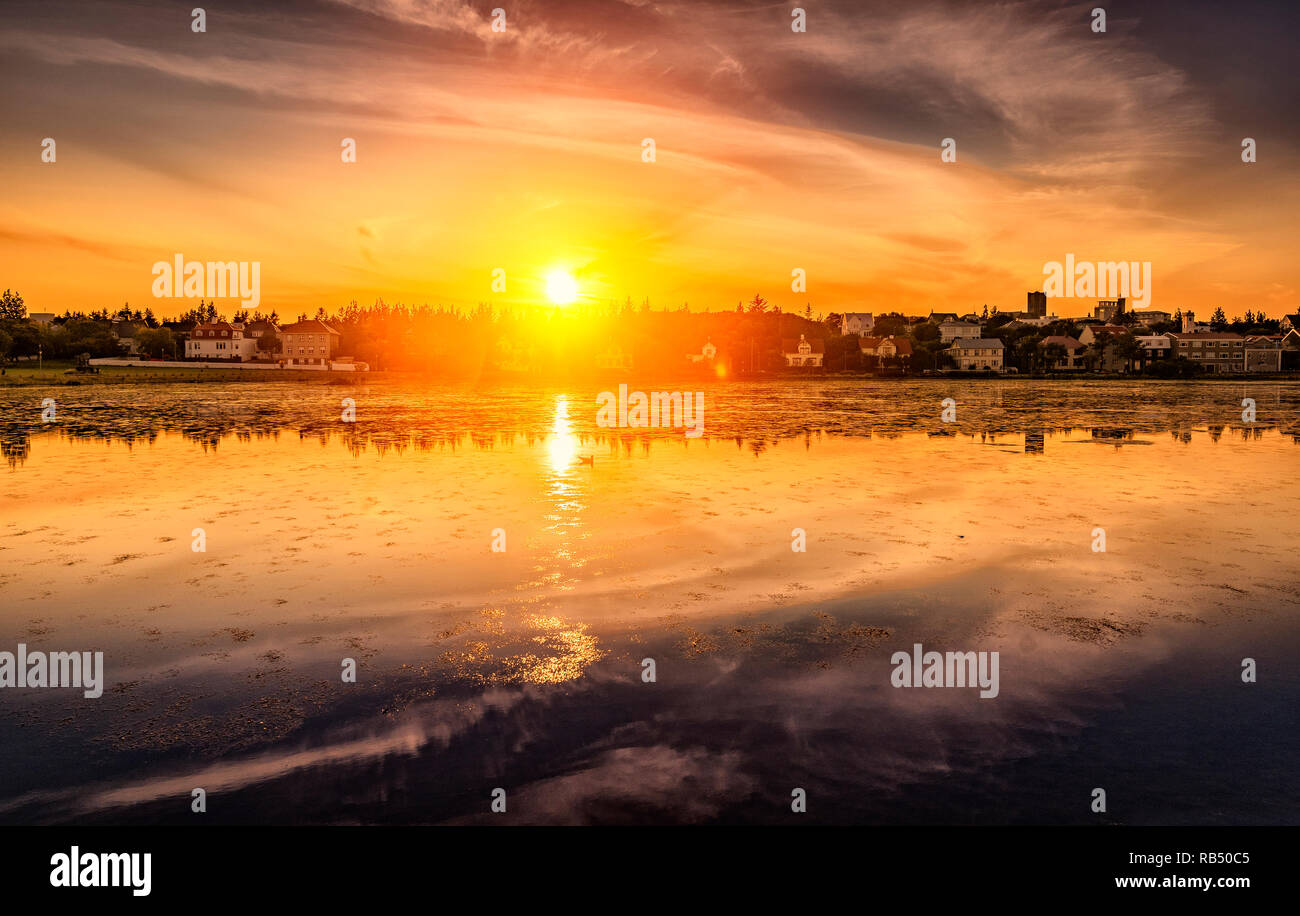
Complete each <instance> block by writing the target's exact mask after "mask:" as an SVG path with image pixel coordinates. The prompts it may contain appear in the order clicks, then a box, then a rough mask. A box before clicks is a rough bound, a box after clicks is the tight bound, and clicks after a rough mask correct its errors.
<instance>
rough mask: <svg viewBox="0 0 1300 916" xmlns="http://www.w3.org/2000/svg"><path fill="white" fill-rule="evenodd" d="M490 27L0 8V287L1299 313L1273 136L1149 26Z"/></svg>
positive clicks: (908, 15)
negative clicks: (799, 276) (1110, 283)
mask: <svg viewBox="0 0 1300 916" xmlns="http://www.w3.org/2000/svg"><path fill="white" fill-rule="evenodd" d="M491 5H492V4H487V5H482V4H464V3H460V2H453V0H431V2H427V3H421V2H418V0H391V2H385V0H352V2H325V3H301V4H293V5H290V6H286V7H284V8H283V9H281V10H279V11H277V12H267V11H265V9H264V8H263V7H262V6H260V5H256V4H249V5H240V4H235V5H232V6H231V7H229V8H225V7H222V8H218V7H216V6H214V7H212V8H210V9H209V11H208V31H207V32H206V33H203V34H194V33H192V32H191V31H190V29H189V15H188V8H187V9H186V10H179V8H177V7H174V6H168V5H164V6H159V7H156V8H149V7H147V6H144V7H142V6H138V5H129V6H127V5H122V6H118V5H116V4H113V3H105V4H96V5H91V6H86V7H84V8H83V10H84V14H83V15H65V16H54V15H51V14H50V13H48V8H47V7H42V6H41V5H39V4H32V5H30V6H25V5H22V4H19V5H18V6H17V7H16V9H17V15H10V16H7V19H6V24H5V26H4V30H3V32H0V52H2V55H3V61H4V62H3V64H2V65H0V66H2V67H3V69H4V76H5V82H6V86H7V87H12V89H13V91H12V92H8V91H7V92H6V96H5V99H4V101H3V102H0V105H3V108H2V109H0V113H2V114H3V115H4V119H3V120H4V122H5V124H6V130H5V131H3V132H0V158H2V159H3V163H4V176H5V193H4V195H3V198H2V199H0V215H2V217H3V219H2V220H0V287H11V288H15V289H17V290H19V291H21V293H22V294H23V296H24V297H25V299H26V301H27V305H28V308H29V310H31V311H55V312H61V311H63V310H64V309H65V308H72V309H79V308H80V309H87V310H89V309H94V308H101V307H111V308H117V307H119V306H120V305H121V303H122V302H123V301H129V302H130V303H131V304H132V306H133V307H139V308H144V307H152V308H153V309H154V310H155V312H157V313H159V314H160V315H172V314H176V313H179V312H181V311H183V310H185V309H187V308H189V307H190V305H191V304H192V303H191V302H189V301H185V300H175V299H155V298H154V297H153V296H152V295H151V292H150V287H151V283H152V279H153V278H152V274H151V266H152V264H153V263H154V262H155V261H158V260H170V259H171V258H172V256H173V255H174V254H175V253H177V252H180V253H183V254H184V255H185V256H186V257H187V258H191V259H197V260H249V261H253V260H256V261H260V262H261V264H262V273H261V277H262V290H261V300H262V307H263V308H264V309H266V310H269V309H271V308H276V309H278V310H279V312H280V313H281V315H288V314H296V313H297V312H298V311H304V310H305V311H312V312H314V311H315V309H316V307H317V306H324V307H325V308H326V309H328V310H334V309H336V308H338V307H340V306H342V305H344V304H346V303H347V302H348V301H349V300H351V299H357V300H358V301H360V302H361V303H362V304H369V303H370V302H373V301H374V300H375V298H377V297H382V298H383V299H384V300H385V301H387V302H389V303H394V302H405V303H408V304H420V303H425V302H427V303H429V304H438V303H442V304H446V305H453V304H456V305H472V304H474V303H476V302H480V301H491V302H495V303H499V304H508V303H525V302H537V301H541V300H542V299H543V298H544V297H543V296H542V287H543V284H544V278H545V275H546V274H547V273H548V272H549V271H550V270H552V269H555V268H557V267H563V268H566V269H569V270H571V271H572V272H573V273H574V274H575V275H576V276H577V278H578V281H579V286H580V289H581V292H582V295H583V297H584V298H585V299H588V300H606V299H614V300H617V301H622V300H623V299H624V297H626V296H631V297H633V298H634V299H635V300H637V301H640V300H641V299H642V298H644V297H647V296H648V297H649V298H650V300H651V302H652V304H653V305H655V306H656V307H658V306H668V307H674V308H675V307H678V306H680V305H681V304H682V303H683V302H689V303H690V304H691V307H692V308H693V309H701V310H702V309H704V308H712V309H715V310H716V309H723V308H734V306H735V303H736V302H737V300H740V299H742V298H743V299H748V298H750V297H751V296H752V295H753V294H754V293H755V292H762V293H763V294H764V295H765V296H767V297H768V298H769V299H771V300H772V301H773V302H774V303H775V304H778V305H781V306H783V307H785V308H787V309H798V310H800V311H802V310H803V307H804V305H805V303H811V305H812V308H813V310H814V312H823V313H825V312H831V311H841V310H860V311H875V312H877V313H879V312H884V311H891V310H895V309H900V310H903V311H905V312H909V313H919V314H924V313H926V312H928V311H929V310H931V309H935V310H962V311H964V310H967V309H971V308H975V309H978V308H979V307H980V306H982V305H983V304H984V303H988V304H989V305H990V306H993V305H996V306H999V307H1000V308H1002V309H1004V310H1005V309H1019V308H1023V307H1024V301H1025V300H1024V294H1025V291H1026V290H1030V289H1038V288H1041V287H1042V276H1043V273H1042V265H1043V263H1044V262H1045V261H1051V260H1063V259H1064V257H1065V255H1066V254H1067V253H1073V254H1074V255H1075V256H1076V258H1077V259H1079V260H1093V261H1095V260H1121V259H1122V260H1139V261H1151V262H1152V274H1153V297H1152V302H1151V306H1152V307H1153V308H1162V309H1166V310H1168V311H1173V310H1174V309H1175V308H1179V307H1181V308H1184V309H1186V308H1194V309H1196V310H1197V311H1198V312H1204V313H1205V314H1207V315H1208V313H1209V312H1210V311H1212V310H1213V308H1214V307H1215V306H1216V305H1222V306H1223V307H1224V308H1225V310H1226V311H1228V313H1229V314H1235V313H1240V312H1243V311H1245V309H1247V308H1250V309H1253V310H1258V309H1261V308H1262V309H1264V310H1265V311H1266V312H1267V313H1268V314H1269V315H1271V316H1273V317H1277V316H1278V315H1280V314H1282V313H1284V312H1294V311H1297V309H1298V306H1297V298H1296V288H1297V285H1298V277H1297V270H1298V269H1297V267H1296V265H1295V259H1294V257H1293V256H1292V254H1291V250H1290V249H1291V247H1292V244H1293V241H1294V239H1295V232H1294V228H1293V227H1294V222H1295V221H1294V217H1293V216H1292V214H1293V213H1294V212H1295V211H1296V210H1297V207H1298V205H1300V200H1298V199H1297V197H1298V196H1300V195H1297V192H1296V183H1295V181H1294V180H1293V176H1294V174H1295V167H1296V165H1297V162H1296V155H1295V149H1294V146H1293V143H1292V140H1291V137H1290V135H1289V133H1287V134H1286V135H1283V134H1281V133H1279V131H1280V130H1281V128H1280V127H1278V125H1277V123H1269V122H1270V121H1271V122H1279V121H1281V120H1283V115H1284V112H1277V113H1275V114H1274V116H1273V117H1272V118H1271V119H1269V118H1261V119H1260V121H1259V123H1256V124H1253V125H1252V124H1245V125H1242V124H1240V123H1236V121H1237V120H1240V119H1234V118H1232V117H1230V116H1229V115H1230V112H1231V111H1232V108H1231V105H1230V104H1228V103H1230V101H1231V100H1230V99H1227V100H1225V99H1222V98H1218V97H1216V96H1214V95H1213V94H1212V93H1207V91H1205V90H1204V87H1203V84H1201V83H1198V80H1201V81H1206V80H1210V79H1211V77H1212V75H1210V74H1199V75H1198V74H1196V73H1194V72H1189V71H1188V69H1187V68H1185V67H1180V66H1178V65H1176V64H1175V63H1174V62H1172V61H1171V60H1169V59H1168V58H1170V57H1171V56H1172V55H1171V54H1169V53H1164V52H1163V51H1162V50H1161V45H1160V43H1159V41H1157V39H1156V38H1155V37H1152V35H1151V34H1144V33H1143V32H1142V30H1141V28H1140V25H1141V24H1140V23H1139V22H1137V21H1127V22H1126V21H1125V20H1123V19H1121V18H1119V17H1118V16H1117V17H1116V18H1114V19H1112V22H1111V26H1110V30H1109V31H1108V33H1107V34H1106V35H1104V36H1099V35H1095V34H1092V33H1091V32H1090V31H1089V30H1088V28H1087V11H1086V10H1084V11H1083V12H1082V13H1081V12H1080V8H1079V7H1067V8H1064V9H1062V8H1060V7H1057V6H1051V7H1047V8H1039V7H1037V6H1035V5H1033V4H1023V5H1019V6H1016V5H1013V6H1008V7H1006V8H1005V9H1004V10H1003V11H1002V13H1001V14H998V15H994V14H993V13H991V12H989V11H986V10H979V9H970V8H968V7H966V6H962V5H955V6H953V5H939V4H933V5H932V4H925V3H922V4H916V5H914V6H910V7H908V9H907V10H906V11H904V12H899V11H886V12H878V13H877V14H876V15H875V17H874V18H868V19H866V20H863V19H862V18H861V14H860V11H859V9H858V6H857V5H841V7H835V6H829V5H817V4H807V5H806V6H807V8H808V10H809V29H808V32H807V33H806V34H794V33H792V32H791V31H790V27H789V19H788V17H789V11H788V9H787V8H783V7H772V6H770V5H764V6H760V5H755V6H748V5H746V4H718V5H713V4H709V3H700V4H680V5H673V4H649V3H638V2H628V3H624V4H617V3H615V4H609V3H606V4H602V5H599V6H587V5H584V4H579V3H564V4H525V5H522V6H515V7H507V30H506V32H505V33H493V32H492V31H491V30H490V28H489V26H488V23H489V22H490V13H489V12H488V7H490V6H491ZM75 8H76V7H74V9H75ZM1157 37H1158V36H1157ZM1265 113H1266V114H1267V112H1265ZM1228 122H1232V123H1228ZM1256 128H1258V129H1256ZM1247 131H1249V133H1247ZM1248 135H1249V136H1256V139H1257V140H1258V141H1259V149H1260V153H1259V158H1260V161H1259V162H1257V163H1254V164H1251V165H1246V164H1243V163H1242V162H1241V161H1240V141H1241V137H1242V136H1248ZM44 137H53V138H55V140H56V142H57V144H58V146H57V154H58V160H57V162H56V163H53V164H50V163H42V162H41V161H40V144H41V140H42V138H44ZM344 137H352V138H355V139H356V141H357V162H356V163H344V162H342V161H341V158H340V142H341V140H342V139H343V138H344ZM646 137H650V138H653V139H654V140H655V143H656V145H657V161H656V162H654V163H645V162H642V156H641V152H642V146H641V144H642V140H643V138H646ZM944 137H954V138H956V140H957V143H958V161H957V162H956V163H943V162H941V161H940V158H939V143H940V141H941V140H942V139H943V138H944ZM498 267H499V268H503V269H505V271H506V278H507V279H506V282H507V288H506V292H505V293H504V294H502V293H494V292H493V291H492V289H491V282H492V271H493V269H494V268H498ZM794 268H802V269H804V270H805V271H806V272H807V277H808V290H807V293H806V294H801V293H794V292H792V291H791V290H790V274H791V270H792V269H794ZM220 304H221V305H222V306H223V308H224V310H226V311H231V310H233V308H234V307H235V306H236V305H237V303H236V302H235V301H234V300H225V301H223V302H222V303H220ZM1091 304H1092V303H1091V302H1082V301H1077V300H1075V301H1065V302H1059V303H1052V308H1051V310H1052V311H1055V312H1058V313H1060V314H1065V315H1071V314H1082V313H1083V312H1084V311H1085V310H1087V309H1088V308H1089V307H1090V306H1091Z"/></svg>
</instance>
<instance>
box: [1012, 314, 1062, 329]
mask: <svg viewBox="0 0 1300 916" xmlns="http://www.w3.org/2000/svg"><path fill="white" fill-rule="evenodd" d="M1060 320H1061V319H1060V318H1058V317H1057V316H1056V315H1039V316H1038V317H1033V316H1031V315H1029V313H1028V312H1017V313H1016V317H1015V318H1013V319H1011V320H1010V321H1008V322H1007V324H1006V326H1007V327H1028V328H1045V327H1047V326H1048V325H1049V324H1052V323H1053V322H1055V321H1060Z"/></svg>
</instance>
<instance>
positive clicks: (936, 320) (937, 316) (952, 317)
mask: <svg viewBox="0 0 1300 916" xmlns="http://www.w3.org/2000/svg"><path fill="white" fill-rule="evenodd" d="M956 320H957V313H956V312H931V313H930V317H929V318H927V319H926V321H928V322H930V324H943V323H944V322H945V321H956Z"/></svg>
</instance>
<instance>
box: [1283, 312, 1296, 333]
mask: <svg viewBox="0 0 1300 916" xmlns="http://www.w3.org/2000/svg"><path fill="white" fill-rule="evenodd" d="M1278 327H1279V328H1280V329H1281V330H1282V331H1283V332H1286V331H1300V313H1297V314H1295V315H1283V316H1282V320H1281V321H1280V322H1278Z"/></svg>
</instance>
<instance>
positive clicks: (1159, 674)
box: [0, 380, 1300, 824]
mask: <svg viewBox="0 0 1300 916" xmlns="http://www.w3.org/2000/svg"><path fill="white" fill-rule="evenodd" d="M687 386H689V388H690V390H703V391H705V395H706V412H705V422H704V428H705V437H704V438H702V439H698V440H690V441H688V440H685V439H683V437H682V435H681V432H680V431H673V430H637V431H628V430H608V429H602V428H599V427H597V426H596V423H595V397H596V394H597V392H598V391H599V387H597V386H585V387H569V388H562V387H554V388H529V387H526V386H513V387H512V386H501V387H491V386H480V387H470V386H465V387H450V386H423V385H416V384H400V383H395V382H374V383H369V384H359V383H356V382H352V381H351V380H349V381H348V383H347V384H344V385H322V384H302V385H295V384H286V383H254V382H240V383H231V384H216V383H213V384H201V385H199V384H166V385H93V386H92V385H87V386H81V387H57V388H48V389H46V388H11V389H0V445H2V446H3V450H4V455H5V457H6V458H7V460H8V465H7V470H0V479H3V481H4V483H3V486H2V487H0V650H8V651H14V650H15V647H16V645H17V644H18V643H19V642H23V643H25V644H26V645H27V646H28V647H29V648H31V649H48V650H52V651H53V650H77V649H97V650H102V651H104V652H105V657H106V668H107V686H106V688H105V691H104V695H103V696H102V697H100V698H99V699H86V698H83V697H82V696H81V693H80V691H71V690H53V689H51V690H18V689H5V690H3V692H0V739H2V740H3V741H4V746H5V747H6V749H7V751H8V752H7V753H6V755H5V756H4V758H3V761H2V762H0V820H3V821H5V822H15V823H27V822H42V823H50V822H87V823H89V822H104V823H151V822H180V823H187V822H190V821H191V820H192V819H193V818H195V817H199V816H202V817H204V818H207V819H208V821H209V822H239V823H264V822H267V823H298V822H312V823H315V822H393V823H443V822H453V823H459V822H490V821H505V822H511V823H643V822H777V823H780V822H786V821H788V820H789V819H790V818H792V817H795V815H792V814H791V813H790V798H791V791H792V790H793V789H795V788H803V789H805V790H806V791H807V793H808V799H809V801H808V813H807V814H806V815H802V817H804V818H806V819H808V820H812V821H821V822H834V823H863V822H866V823H918V822H920V823H1023V822H1032V823H1092V822H1099V821H1100V822H1103V823H1193V824H1199V823H1295V822H1296V821H1297V802H1296V799H1297V797H1298V796H1297V792H1296V788H1297V786H1296V780H1295V777H1294V774H1293V768H1291V767H1288V766H1287V765H1286V761H1288V760H1290V759H1293V755H1294V752H1295V751H1296V750H1297V747H1296V745H1297V743H1300V742H1297V740H1296V738H1295V737H1294V736H1295V735H1296V733H1297V732H1296V728H1295V725H1296V721H1295V720H1296V714H1295V711H1294V710H1295V709H1296V708H1297V707H1296V703H1295V700H1296V694H1297V675H1296V670H1297V666H1296V665H1295V658H1296V651H1295V650H1296V646H1297V627H1296V610H1297V607H1300V581H1298V577H1297V575H1296V572H1295V563H1294V552H1295V546H1296V544H1297V543H1300V537H1298V535H1300V522H1298V521H1297V519H1298V518H1300V513H1298V512H1297V509H1298V508H1300V505H1298V503H1300V494H1297V491H1296V489H1295V487H1294V486H1293V485H1292V483H1291V480H1292V478H1293V477H1294V472H1295V468H1296V467H1297V462H1296V459H1297V456H1300V445H1298V444H1297V437H1298V436H1300V428H1298V427H1297V420H1298V419H1300V383H1279V382H1261V383H1258V384H1256V383H1251V382H1242V383H1237V382H1234V383H1210V382H1198V383H1187V382H1154V383H1119V382H1101V381H1089V380H1071V381H1068V382H1061V383H1052V382H1042V381H1032V382H1031V381H1014V380H1007V381H994V382H985V381H978V382H974V381H972V382H952V381H938V380H935V381H918V382H866V381H806V382H805V381H798V382H782V383H708V384H699V383H695V382H681V381H677V382H673V381H671V380H669V381H667V382H666V383H665V384H662V385H660V384H651V383H648V382H647V383H642V382H640V381H639V380H638V381H636V383H635V384H631V387H632V388H634V389H638V388H639V389H641V390H645V391H650V390H679V389H682V388H685V387H687ZM605 387H614V386H613V385H611V386H605ZM46 397H53V398H54V399H55V400H56V410H57V418H58V422H57V423H56V424H53V425H43V424H41V423H40V409H41V407H40V405H41V401H42V400H43V399H44V398H46ZM347 397H350V398H353V399H354V401H355V403H356V410H357V420H358V422H357V423H356V425H355V426H349V425H346V424H343V423H341V422H339V416H340V413H341V410H342V405H341V401H342V399H343V398H347ZM947 397H951V398H953V399H954V400H955V402H956V404H957V422H956V423H955V424H946V423H943V422H942V421H941V420H940V416H939V414H940V409H941V408H940V402H941V401H942V399H943V398H947ZM1247 397H1248V398H1252V399H1254V400H1255V401H1256V405H1257V411H1258V416H1257V422H1256V423H1254V424H1244V423H1243V422H1242V417H1241V411H1242V408H1241V401H1242V399H1243V398H1247ZM582 457H588V458H590V459H591V463H590V464H585V463H582V462H581V460H580V459H581V458H582ZM197 528H202V529H203V532H204V537H205V539H206V551H205V552H198V553H196V552H195V551H194V550H192V542H193V541H194V537H195V535H194V531H195V529H197ZM1097 528H1103V529H1105V537H1106V551H1105V552H1104V553H1101V552H1094V550H1093V549H1092V545H1093V544H1094V542H1095V540H1096V536H1095V534H1094V529H1097ZM795 529H802V530H803V532H804V538H805V539H806V545H807V549H806V552H802V553H796V552H793V551H792V550H791V543H792V541H793V540H795V539H796V535H795ZM494 532H495V533H494ZM499 532H504V539H505V545H506V549H505V551H504V552H503V553H494V552H493V551H492V549H491V547H492V543H493V539H494V537H498V538H499V536H500V534H499ZM916 642H920V643H922V644H923V645H924V646H925V649H926V650H931V649H933V650H938V651H946V650H951V651H998V652H999V653H1000V657H1001V667H1000V671H1001V683H1000V691H999V694H998V696H997V697H996V698H994V699H980V698H979V696H978V692H977V691H975V690H967V689H961V688H955V689H896V688H893V687H891V685H890V678H891V672H892V670H893V666H892V665H891V662H890V657H891V655H892V653H894V652H896V651H900V650H902V651H909V652H910V650H911V647H912V645H913V644H914V643H916ZM1246 657H1250V658H1253V659H1255V662H1256V664H1257V666H1258V670H1259V679H1258V682H1257V683H1253V684H1244V683H1242V680H1241V676H1240V672H1241V665H1242V659H1243V658H1246ZM343 659H353V660H355V662H356V663H357V670H358V677H357V683H355V684H346V683H343V682H342V680H341V678H340V671H341V666H342V663H343ZM644 659H653V660H654V662H655V671H656V680H655V682H654V683H645V682H643V680H642V670H643V660H644ZM1099 786H1100V787H1104V788H1106V789H1107V792H1108V795H1109V799H1110V803H1109V809H1108V811H1107V812H1106V813H1105V814H1096V813H1093V812H1092V811H1091V810H1090V809H1089V804H1090V802H1091V792H1092V790H1093V789H1094V788H1095V787H1099ZM196 787H201V788H204V789H205V790H206V791H207V793H208V797H209V806H208V812H207V813H206V814H204V815H195V814H192V813H191V812H190V798H191V790H192V789H194V788H196ZM497 787H502V788H504V789H505V790H506V792H507V796H508V810H507V813H506V814H492V813H491V812H490V810H489V805H490V801H491V797H490V796H491V792H492V790H493V789H494V788H497Z"/></svg>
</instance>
